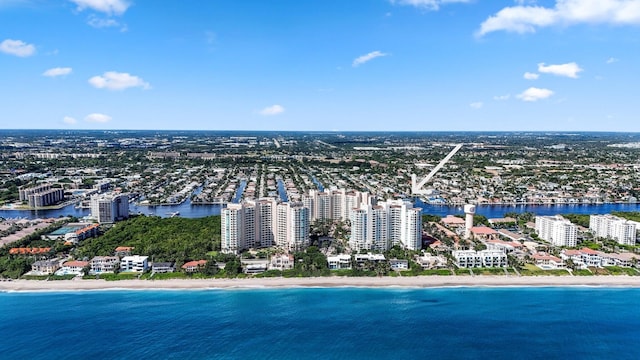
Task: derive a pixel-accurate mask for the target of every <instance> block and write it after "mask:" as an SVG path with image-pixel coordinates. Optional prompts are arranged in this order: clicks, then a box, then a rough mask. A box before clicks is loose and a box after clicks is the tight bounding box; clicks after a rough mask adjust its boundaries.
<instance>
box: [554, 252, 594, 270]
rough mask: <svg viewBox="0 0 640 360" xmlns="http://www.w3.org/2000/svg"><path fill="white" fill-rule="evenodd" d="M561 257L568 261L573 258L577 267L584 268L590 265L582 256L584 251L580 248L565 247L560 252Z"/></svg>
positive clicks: (572, 260)
mask: <svg viewBox="0 0 640 360" xmlns="http://www.w3.org/2000/svg"><path fill="white" fill-rule="evenodd" d="M560 258H561V259H562V260H563V261H564V262H565V263H566V262H567V260H571V262H573V265H574V266H575V268H576V269H580V270H584V269H586V268H587V267H588V266H587V264H586V263H585V262H584V260H583V258H582V252H581V251H580V250H570V249H565V250H562V252H561V253H560Z"/></svg>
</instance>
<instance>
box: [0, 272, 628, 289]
mask: <svg viewBox="0 0 640 360" xmlns="http://www.w3.org/2000/svg"><path fill="white" fill-rule="evenodd" d="M348 287H354V288H447V287H474V288H482V287H489V288H501V287H603V288H640V276H626V275H615V276H613V275H609V276H606V275H605V276H586V277H581V276H520V277H518V276H492V275H482V276H416V277H379V278H378V277H338V276H336V277H310V278H282V277H277V278H248V279H167V280H118V281H106V280H55V281H46V280H13V281H0V292H40V291H47V292H51V291H54V292H55V291H61V292H66V291H85V290H209V289H226V290H234V289H248V290H251V289H254V290H257V289H292V288H348Z"/></svg>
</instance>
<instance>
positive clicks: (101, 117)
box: [84, 113, 111, 123]
mask: <svg viewBox="0 0 640 360" xmlns="http://www.w3.org/2000/svg"><path fill="white" fill-rule="evenodd" d="M84 121H86V122H90V123H108V122H109V121H111V116H109V115H105V114H100V113H93V114H89V115H87V116H85V118H84Z"/></svg>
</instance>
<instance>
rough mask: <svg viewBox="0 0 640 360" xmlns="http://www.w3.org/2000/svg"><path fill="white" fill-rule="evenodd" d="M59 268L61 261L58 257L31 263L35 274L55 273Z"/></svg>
mask: <svg viewBox="0 0 640 360" xmlns="http://www.w3.org/2000/svg"><path fill="white" fill-rule="evenodd" d="M59 268H60V261H59V260H58V259H53V260H39V261H36V262H34V263H33V264H31V272H32V273H33V274H34V275H49V274H53V273H54V272H55V271H56V270H58V269H59Z"/></svg>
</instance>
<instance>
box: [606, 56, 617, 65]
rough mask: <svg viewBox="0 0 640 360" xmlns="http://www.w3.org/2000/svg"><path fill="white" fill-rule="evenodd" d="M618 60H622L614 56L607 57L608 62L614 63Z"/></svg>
mask: <svg viewBox="0 0 640 360" xmlns="http://www.w3.org/2000/svg"><path fill="white" fill-rule="evenodd" d="M618 61H620V60H619V59H616V58H614V57H610V58H608V59H607V64H613V63H616V62H618Z"/></svg>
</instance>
